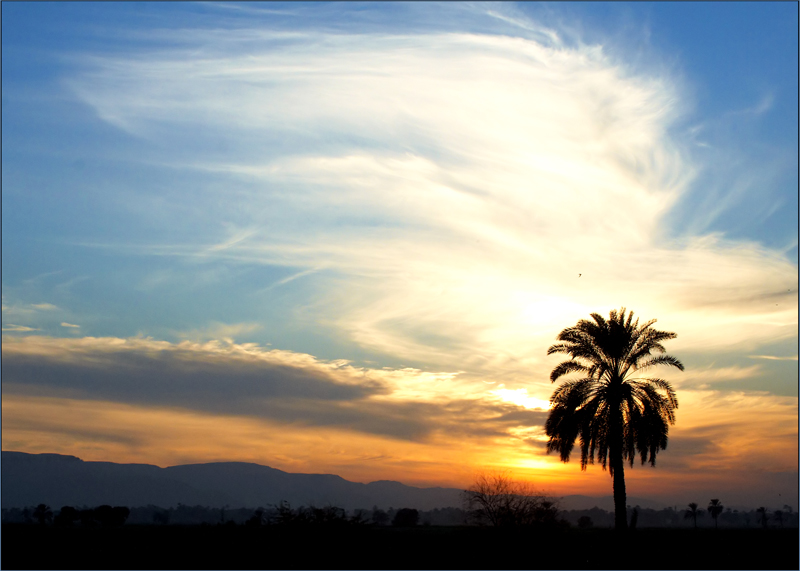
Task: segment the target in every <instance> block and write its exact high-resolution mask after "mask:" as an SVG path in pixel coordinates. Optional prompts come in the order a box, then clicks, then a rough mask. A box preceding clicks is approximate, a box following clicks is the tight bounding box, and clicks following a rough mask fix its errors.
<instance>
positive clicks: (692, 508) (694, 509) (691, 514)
mask: <svg viewBox="0 0 800 571" xmlns="http://www.w3.org/2000/svg"><path fill="white" fill-rule="evenodd" d="M699 507H700V506H698V505H697V504H696V503H694V502H692V503H691V504H689V509H688V510H686V512H685V513H684V514H683V519H689V518H692V519H694V528H695V529H697V516H702V515H703V512H702V511H701V510H700V509H698V508H699Z"/></svg>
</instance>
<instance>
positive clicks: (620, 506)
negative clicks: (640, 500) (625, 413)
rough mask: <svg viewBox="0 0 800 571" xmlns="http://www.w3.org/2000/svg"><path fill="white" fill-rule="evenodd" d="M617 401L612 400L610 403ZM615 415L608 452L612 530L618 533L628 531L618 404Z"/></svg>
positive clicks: (612, 419)
mask: <svg viewBox="0 0 800 571" xmlns="http://www.w3.org/2000/svg"><path fill="white" fill-rule="evenodd" d="M614 401H617V399H612V402H614ZM615 408H616V409H617V411H618V412H617V413H616V414H613V415H612V417H611V427H610V428H611V439H610V440H611V441H610V442H609V447H608V452H609V456H610V457H609V460H610V464H611V466H610V467H611V471H612V474H611V475H612V477H613V479H614V529H615V530H617V531H620V532H623V531H626V530H627V529H628V513H627V497H626V495H625V462H624V461H623V460H622V412H621V411H620V410H619V404H618V405H617V406H616V407H615Z"/></svg>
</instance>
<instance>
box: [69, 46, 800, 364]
mask: <svg viewBox="0 0 800 571" xmlns="http://www.w3.org/2000/svg"><path fill="white" fill-rule="evenodd" d="M183 40H184V41H185V42H187V43H188V44H189V45H191V44H193V43H196V44H198V45H203V46H204V50H205V51H204V57H203V58H192V57H189V58H187V57H185V56H186V53H185V51H184V50H182V49H180V50H179V49H176V50H175V51H169V50H166V51H159V52H154V53H149V54H148V57H147V58H146V59H143V58H137V57H129V58H119V57H113V58H112V57H94V58H92V59H91V60H87V62H86V63H87V66H88V67H87V69H86V71H84V72H83V73H82V74H80V75H78V76H76V77H74V78H73V79H71V80H70V85H71V87H72V89H74V91H75V93H77V94H78V95H79V97H80V98H81V99H82V100H84V101H85V102H86V103H88V104H90V105H91V106H92V107H93V108H94V109H95V110H96V111H97V113H98V115H99V116H100V117H101V118H103V119H105V120H106V121H108V122H110V123H112V124H114V125H116V126H118V127H120V128H122V129H125V130H127V131H128V132H130V133H132V134H136V136H141V137H145V138H147V139H149V140H154V139H155V138H158V139H163V140H164V142H165V143H166V144H170V145H171V146H172V147H173V148H183V149H184V150H185V153H179V154H175V153H173V154H170V155H169V156H166V157H162V158H161V161H162V163H163V164H164V165H167V166H170V167H171V168H175V169H180V170H185V171H201V172H207V173H212V174H213V175H214V176H216V177H219V179H220V180H225V181H227V184H229V185H230V187H231V188H232V189H235V190H233V191H232V192H235V193H236V194H237V195H238V196H240V197H241V199H242V200H246V201H247V203H248V204H249V208H248V209H247V211H246V212H242V211H241V209H239V208H238V207H236V206H232V207H226V206H224V205H222V207H221V209H217V208H215V216H219V217H221V218H222V219H225V220H226V221H234V222H235V224H236V227H237V228H238V229H237V230H236V231H234V232H233V233H229V234H226V233H225V232H224V231H223V232H222V233H220V231H219V230H218V231H217V235H218V236H219V239H218V241H217V242H216V245H192V244H191V243H187V244H184V245H177V244H176V245H174V246H172V245H166V246H165V245H158V246H155V247H153V249H151V250H150V251H151V252H152V253H159V254H162V255H163V254H165V253H166V254H168V255H176V256H187V257H198V256H200V257H204V258H206V259H208V260H210V261H216V262H223V261H224V262H225V263H230V262H235V263H244V264H266V265H276V266H281V265H283V266H290V267H293V268H296V270H297V271H296V273H295V274H293V275H294V276H308V277H307V278H306V279H308V280H310V281H311V283H312V284H313V287H314V289H315V290H316V291H317V292H318V294H317V296H316V297H315V298H314V299H312V300H311V302H310V303H311V307H313V308H314V311H315V312H316V314H317V315H318V320H319V322H320V323H322V324H324V325H325V326H326V327H330V328H331V329H332V330H334V331H338V332H340V333H343V334H345V335H347V336H348V337H349V338H350V339H351V340H352V341H354V342H356V343H358V344H360V345H362V346H364V347H368V348H369V349H371V350H374V351H378V352H382V353H384V354H391V355H394V356H399V357H400V358H404V359H413V360H416V361H417V362H429V363H432V364H437V365H439V366H447V365H448V363H452V362H459V363H464V365H463V366H465V367H467V368H475V370H483V371H486V370H493V369H497V368H498V367H513V365H512V363H513V362H515V361H519V360H524V361H526V362H527V363H528V364H534V363H536V362H538V361H539V360H540V357H539V356H540V355H543V350H544V349H546V346H545V344H546V343H547V342H549V341H550V340H551V339H552V338H553V336H554V333H555V332H557V331H558V330H560V329H561V328H563V327H564V326H566V325H568V324H569V323H570V322H574V321H575V320H577V319H578V318H582V317H585V316H586V315H587V314H588V313H589V312H591V311H597V310H600V311H607V310H608V309H610V308H612V307H618V306H619V305H621V304H622V303H624V304H626V305H628V306H629V307H631V308H634V309H635V310H636V311H637V313H639V314H641V315H642V316H643V317H644V318H648V317H650V316H666V315H668V316H669V317H670V322H669V324H668V325H669V327H668V328H669V329H670V330H677V331H679V333H680V335H681V336H680V338H679V341H678V343H679V347H680V349H681V350H689V351H691V350H697V349H700V348H703V349H704V350H706V349H709V348H714V347H719V346H721V345H725V346H730V345H731V344H733V345H745V346H750V347H757V346H760V345H763V344H765V343H769V342H771V341H772V340H775V339H782V338H785V337H786V336H792V335H794V334H795V331H794V330H795V329H796V323H797V320H796V309H797V307H796V298H795V297H794V296H788V295H783V294H781V293H780V292H782V291H785V290H786V289H790V288H793V287H794V288H796V284H797V276H796V268H795V267H794V266H793V265H792V264H791V263H790V262H788V261H786V259H785V258H784V257H782V256H781V255H780V254H775V253H773V252H771V251H770V250H768V249H765V248H763V247H761V246H759V245H757V244H751V243H743V242H731V241H727V240H725V239H724V238H723V237H720V236H713V235H712V236H687V237H686V238H684V239H682V240H677V241H676V240H666V239H664V238H663V236H664V234H665V230H666V229H665V228H664V227H663V224H664V219H665V218H664V217H665V215H666V214H667V213H668V212H669V210H670V208H671V207H672V206H673V205H674V204H675V202H676V201H677V200H678V199H679V198H680V197H681V196H682V195H683V193H685V192H686V191H687V188H688V185H689V184H690V183H691V181H692V176H693V172H694V171H695V165H694V164H693V162H692V161H691V159H690V158H689V155H688V153H687V151H686V150H685V148H684V147H683V142H682V141H681V140H680V139H678V138H676V137H675V136H674V135H672V134H671V132H670V129H671V125H672V123H673V122H674V121H675V119H676V118H677V117H679V116H680V113H681V105H682V104H681V94H680V93H679V92H678V91H676V89H677V88H676V86H675V84H673V83H671V82H670V78H669V77H667V76H658V75H653V76H644V75H641V74H640V75H635V74H632V73H631V72H630V71H629V70H627V69H626V68H625V67H624V65H622V64H620V63H619V62H615V61H611V60H610V59H609V58H608V57H607V56H606V55H605V54H604V53H603V52H602V50H599V49H596V48H595V47H592V46H578V47H564V46H562V45H560V44H558V43H557V42H542V43H538V42H537V41H535V40H532V39H524V38H521V37H507V36H489V35H478V34H464V33H429V34H408V35H391V34H347V33H338V34H330V33H321V32H314V31H303V32H297V33H296V34H295V35H294V36H292V35H289V36H287V35H286V34H285V33H279V32H270V31H264V30H258V31H256V30H251V31H249V32H248V33H244V34H243V35H237V36H236V38H233V37H232V36H231V37H228V36H225V35H224V34H221V35H216V36H215V38H214V42H213V43H211V44H209V43H204V40H203V35H202V34H201V33H198V34H197V35H196V36H194V37H193V36H192V35H191V32H189V31H184V37H183ZM245 46H246V48H247V50H246V54H247V55H238V54H237V50H241V49H243V48H244V47H245ZM234 47H235V49H234ZM199 128H202V129H204V130H205V132H207V133H213V136H214V137H218V138H219V139H220V140H222V141H224V143H225V145H226V148H227V149H228V151H226V152H211V151H208V150H205V151H204V150H202V149H199V148H198V146H197V145H196V144H193V143H192V139H193V138H194V137H195V135H194V133H195V132H196V131H197V130H198V129H199ZM178 143H180V144H178ZM198 151H199V152H198ZM190 154H191V155H192V156H193V157H195V158H190V157H189V155H190ZM183 192H184V191H183V190H181V189H176V190H175V191H174V195H173V196H172V197H169V199H168V204H169V203H173V202H174V203H177V202H176V201H180V200H181V197H182V196H183ZM195 196H196V198H197V199H198V200H200V201H202V200H208V199H211V197H210V196H208V195H206V194H204V193H202V192H201V193H200V194H199V195H198V194H195ZM145 199H146V197H145ZM232 204H235V203H232ZM203 216H204V215H200V217H201V218H202V217H203ZM198 221H199V219H198ZM212 226H214V225H213V224H212ZM147 248H148V247H147V245H143V248H142V249H143V250H144V251H146V250H147ZM317 268H327V269H328V270H329V271H327V272H322V273H318V272H317V271H316V269H317ZM579 275H580V276H581V277H580V278H579V277H578V276H579ZM287 279H291V278H287ZM277 283H281V282H277ZM282 283H286V282H285V281H283V282H282ZM765 284H770V285H769V286H767V285H765ZM264 286H266V287H272V286H270V285H269V284H262V288H263V287H264ZM273 286H274V284H273ZM772 302H774V303H772ZM700 307H702V311H698V308H700ZM721 327H724V328H725V329H726V332H727V335H726V337H725V338H724V339H722V338H719V337H718V336H714V335H711V334H709V332H711V331H715V330H718V329H720V328H721Z"/></svg>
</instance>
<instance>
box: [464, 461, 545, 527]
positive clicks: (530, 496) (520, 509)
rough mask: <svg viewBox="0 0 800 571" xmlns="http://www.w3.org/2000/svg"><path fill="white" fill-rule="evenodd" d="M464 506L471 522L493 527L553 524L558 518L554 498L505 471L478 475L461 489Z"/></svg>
mask: <svg viewBox="0 0 800 571" xmlns="http://www.w3.org/2000/svg"><path fill="white" fill-rule="evenodd" d="M464 504H465V507H466V510H467V513H468V515H469V517H470V519H472V520H473V521H476V522H477V523H478V524H486V523H488V524H490V525H493V526H503V527H508V526H518V525H534V524H555V522H556V518H557V516H558V506H557V504H556V502H555V501H554V500H553V499H551V498H548V497H547V496H545V495H544V494H542V493H540V492H537V491H536V490H535V489H534V488H533V487H532V486H530V485H528V484H526V483H524V482H518V481H515V480H514V479H513V478H512V476H511V474H510V473H509V472H507V471H497V472H484V473H481V474H478V475H477V476H476V477H475V483H474V484H473V485H472V486H471V487H470V488H469V489H468V490H464Z"/></svg>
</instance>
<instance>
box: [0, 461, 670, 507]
mask: <svg viewBox="0 0 800 571" xmlns="http://www.w3.org/2000/svg"><path fill="white" fill-rule="evenodd" d="M0 470H1V471H2V481H1V482H0V483H2V505H3V507H4V508H14V507H19V508H22V507H26V506H34V505H38V504H40V503H45V504H47V505H49V506H52V507H54V508H60V507H61V506H65V505H70V506H84V505H85V506H98V505H102V504H109V505H124V506H128V507H138V506H146V505H156V506H160V507H165V508H166V507H171V506H176V505H177V504H179V503H181V504H185V505H202V506H208V507H223V506H229V507H232V508H233V507H252V508H256V507H259V506H260V507H267V506H269V505H276V504H278V503H279V502H281V501H287V502H289V503H290V504H291V505H292V506H300V505H306V506H309V505H315V506H326V505H334V506H338V507H342V508H344V509H346V510H353V509H358V508H365V509H370V508H372V507H373V506H377V507H378V508H381V509H388V508H389V507H395V508H401V507H408V508H415V509H418V510H432V509H436V508H445V507H462V505H463V504H462V498H461V492H462V490H461V489H457V488H438V487H437V488H417V487H413V486H407V485H405V484H401V483H400V482H394V481H387V480H382V481H378V482H370V483H368V484H362V483H358V482H350V481H348V480H345V479H344V478H341V477H340V476H336V475H333V474H292V473H288V472H284V471H282V470H277V469H275V468H270V467H268V466H261V465H259V464H251V463H246V462H215V463H209V464H189V465H183V466H171V467H168V468H160V467H158V466H153V465H149V464H116V463H114V462H85V461H83V460H81V459H80V458H77V457H75V456H64V455H60V454H27V453H24V452H7V451H3V452H2V465H1V466H0ZM629 503H631V505H635V504H639V505H641V506H642V507H652V508H654V509H659V508H662V507H664V506H663V505H661V504H658V503H657V502H651V501H647V500H644V499H638V498H629ZM559 504H560V507H561V509H589V508H592V507H595V506H596V507H600V508H603V509H612V506H613V501H612V498H611V496H608V497H602V498H592V497H588V496H566V497H563V498H561V499H560V501H559Z"/></svg>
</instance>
